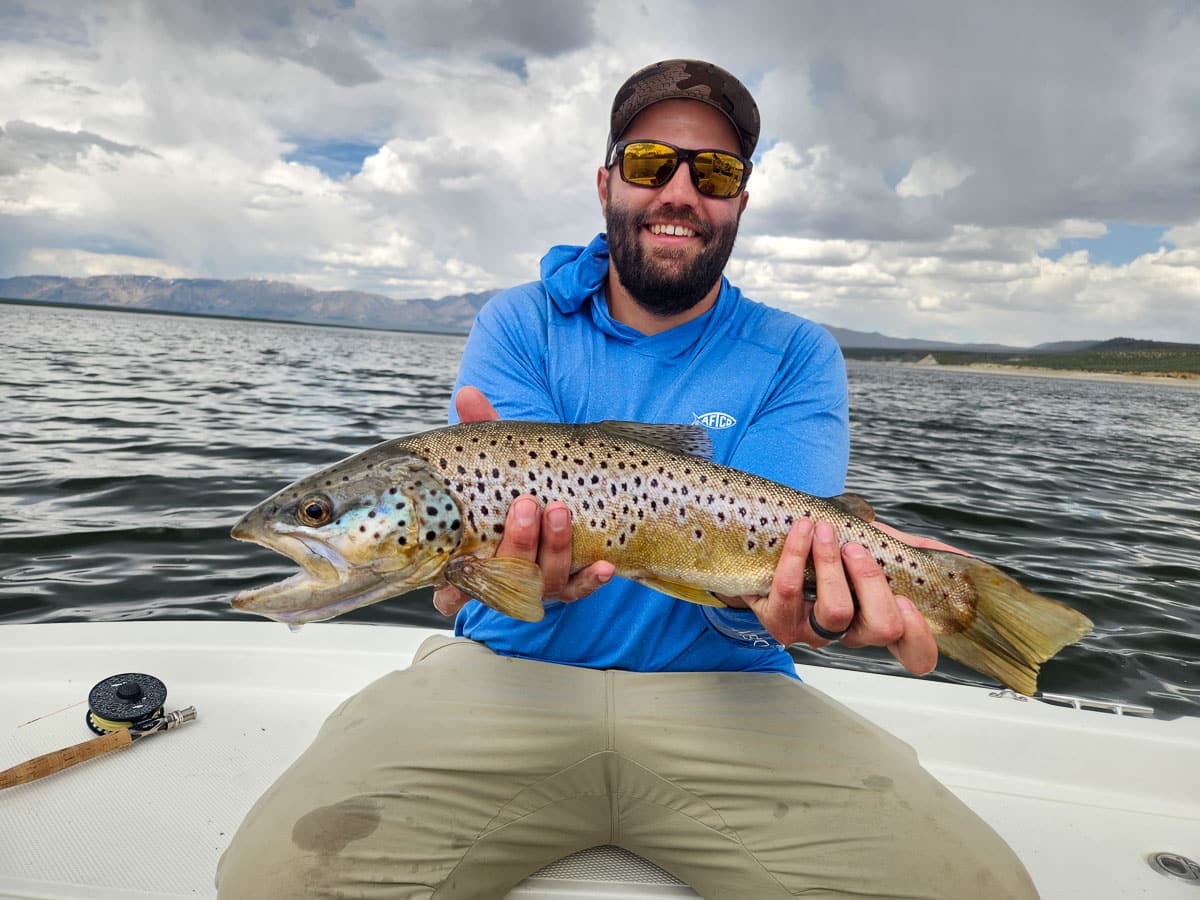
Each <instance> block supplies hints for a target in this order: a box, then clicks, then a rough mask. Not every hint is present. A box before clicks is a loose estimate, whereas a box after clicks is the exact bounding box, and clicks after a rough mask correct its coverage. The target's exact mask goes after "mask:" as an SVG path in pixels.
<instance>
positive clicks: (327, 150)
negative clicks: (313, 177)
mask: <svg viewBox="0 0 1200 900" xmlns="http://www.w3.org/2000/svg"><path fill="white" fill-rule="evenodd" d="M291 143H292V144H295V146H296V149H295V150H293V151H292V152H291V153H287V154H284V157H283V158H284V161H286V162H298V163H302V164H304V165H306V166H316V167H317V168H318V169H320V170H321V171H322V172H324V173H325V174H326V175H328V176H329V177H330V178H341V177H342V176H344V175H354V174H356V173H357V172H358V171H359V170H360V169H361V168H362V164H363V160H364V159H366V158H367V157H368V156H374V155H375V154H376V153H378V152H379V145H378V144H364V143H361V142H359V141H328V140H319V139H311V140H309V139H306V138H292V139H291Z"/></svg>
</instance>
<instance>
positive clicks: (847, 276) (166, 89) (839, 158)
mask: <svg viewBox="0 0 1200 900" xmlns="http://www.w3.org/2000/svg"><path fill="white" fill-rule="evenodd" d="M1197 47H1200V3H1197V2H1196V0H1173V2H1162V3H1154V2H1139V3H1128V2H1107V0H1105V2H1090V0H1088V2H1082V0H1081V2H1077V3H1071V2H1005V3H959V2H926V3H910V2H878V3H851V2H838V3H833V2H829V3H804V2H787V0H737V2H728V0H726V2H711V0H671V2H670V3H658V2H654V0H644V2H643V0H635V2H624V0H603V2H601V0H526V2H520V0H509V2H505V0H437V2H433V0H419V2H417V0H411V2H410V0H394V2H385V0H365V2H364V0H312V2H309V3H306V4H301V3H288V2H284V0H277V2H265V0H220V2H194V3H185V2H170V3H159V2H145V3H136V2H129V3H121V2H110V3H101V2H94V3H87V4H82V3H77V2H53V0H37V2H28V3H22V2H19V0H17V2H14V0H0V277H4V276H11V275H29V274H62V275H91V274H108V273H140V274H150V275H161V276H167V277H215V278H271V279H282V280H287V281H293V282H297V283H302V284H305V285H308V286H310V287H314V288H318V289H332V288H353V289H359V290H367V291H375V292H379V293H383V294H387V295H389V296H394V297H440V296H444V295H447V294H454V293H461V292H464V291H474V290H486V289H489V288H495V287H503V286H507V285H510V284H515V283H519V282H523V281H528V280H531V279H532V278H534V277H536V272H537V261H538V259H539V258H540V257H541V255H542V254H543V253H544V252H545V250H546V248H547V247H549V246H550V245H552V244H557V243H585V242H586V241H588V240H589V239H590V238H591V237H592V236H593V235H594V234H595V233H596V232H597V231H600V230H602V228H603V222H602V219H601V217H600V212H599V206H598V203H597V200H596V194H595V173H596V168H597V166H598V165H599V163H600V162H601V160H600V157H601V155H602V154H603V151H604V142H605V137H606V134H607V113H608V107H609V105H610V103H611V99H612V95H613V93H614V92H615V91H616V89H617V87H618V86H619V84H620V83H621V81H622V80H623V79H624V77H625V76H626V75H628V74H629V73H630V72H632V71H633V70H634V69H636V68H639V67H640V66H642V65H645V64H647V63H650V62H654V61H656V60H659V59H664V58H670V57H677V56H695V57H701V58H705V59H709V60H711V61H713V62H717V63H719V64H721V65H723V66H725V67H726V68H728V69H730V70H732V71H733V72H735V73H736V74H738V75H739V76H740V77H742V78H743V80H744V81H746V83H747V84H748V86H749V87H750V88H751V90H752V91H753V92H754V94H755V96H756V97H757V99H758V102H759V106H760V108H761V110H762V117H763V136H762V140H761V141H760V144H759V149H758V151H757V152H756V156H755V166H756V168H755V171H754V176H753V178H752V179H751V182H750V187H749V191H750V195H751V198H750V205H749V208H748V209H747V211H746V214H745V217H744V218H743V220H742V229H741V236H740V238H739V242H738V246H737V248H736V250H735V251H734V257H733V259H732V260H731V263H730V266H729V269H728V274H729V275H730V276H731V278H733V280H734V281H735V282H736V283H738V284H739V285H740V286H741V287H742V288H743V290H745V291H746V292H747V293H748V294H750V295H751V296H753V297H754V298H756V299H759V300H762V301H765V302H767V303H771V304H773V305H777V306H781V307H784V308H786V309H790V310H793V311H796V312H799V313H801V314H803V315H806V316H808V317H810V318H813V319H816V320H817V321H820V322H824V323H827V324H831V325H840V326H844V327H849V328H857V329H861V330H866V331H876V330H878V331H882V332H884V333H887V334H892V335H896V336H902V337H925V338H939V339H949V340H962V341H1002V342H1006V343H1015V344H1022V345H1028V344H1034V343H1038V342H1041V341H1048V340H1066V339H1075V338H1107V337H1114V336H1117V335H1125V336H1135V337H1146V338H1156V339H1161V340H1186V341H1195V342H1200V62H1198V59H1200V56H1198V55H1197V51H1196V48H1197Z"/></svg>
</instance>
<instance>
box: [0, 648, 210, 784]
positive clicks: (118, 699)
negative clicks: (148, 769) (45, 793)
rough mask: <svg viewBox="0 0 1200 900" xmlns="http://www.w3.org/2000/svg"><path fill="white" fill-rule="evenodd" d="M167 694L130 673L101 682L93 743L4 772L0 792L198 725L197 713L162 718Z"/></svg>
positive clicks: (91, 724)
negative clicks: (177, 730) (179, 728)
mask: <svg viewBox="0 0 1200 900" xmlns="http://www.w3.org/2000/svg"><path fill="white" fill-rule="evenodd" d="M166 699H167V688H166V685H164V684H163V683H162V682H161V681H159V680H158V679H157V678H155V677H154V676H153V675H144V674H142V673H140V672H126V673H124V674H121V675H113V676H111V677H109V678H105V679H104V680H103V681H101V682H99V683H98V684H97V685H96V686H95V687H93V688H92V690H91V691H90V692H89V693H88V712H87V716H86V717H85V721H86V723H87V727H88V728H89V729H91V730H92V731H93V732H95V733H96V734H98V735H99V737H95V738H92V739H91V740H87V741H83V742H82V743H79V744H74V745H72V746H70V747H63V748H62V749H61V750H54V751H52V752H50V753H44V754H42V755H41V756H37V757H34V758H33V759H28V760H26V761H25V762H23V763H18V764H17V765H15V766H13V767H12V768H10V769H5V770H4V771H3V772H0V790H2V789H4V788H8V787H14V786H15V785H18V784H26V783H28V782H30V781H37V780H38V779H39V778H45V777H46V776H47V775H53V774H54V773H55V772H61V771H62V770H63V769H69V768H71V766H76V765H79V763H81V762H86V761H87V760H89V759H95V758H96V757H98V756H103V755H104V754H106V753H112V752H113V751H114V750H124V749H125V748H126V747H128V746H129V745H130V744H132V743H134V742H136V741H140V740H142V739H143V738H147V737H149V736H150V735H152V734H160V733H162V732H164V731H170V730H171V729H174V728H178V727H179V726H180V725H185V724H187V723H188V722H194V721H195V720H196V707H194V706H188V707H186V708H184V709H177V710H175V711H174V712H169V713H164V712H163V704H164V702H165V701H166Z"/></svg>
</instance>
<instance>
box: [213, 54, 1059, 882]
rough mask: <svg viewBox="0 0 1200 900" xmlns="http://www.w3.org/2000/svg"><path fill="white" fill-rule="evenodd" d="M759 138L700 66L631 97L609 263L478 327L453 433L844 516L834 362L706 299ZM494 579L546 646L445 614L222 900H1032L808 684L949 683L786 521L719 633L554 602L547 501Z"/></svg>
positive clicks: (862, 581)
mask: <svg viewBox="0 0 1200 900" xmlns="http://www.w3.org/2000/svg"><path fill="white" fill-rule="evenodd" d="M758 131H759V124H758V110H757V107H756V106H755V104H754V101H753V99H752V98H751V96H750V94H749V92H748V91H747V90H746V89H745V87H743V86H742V85H741V83H740V82H738V81H737V79H735V78H734V77H733V76H732V75H730V74H729V73H728V72H725V71H724V70H723V69H720V68H718V67H717V66H714V65H711V64H708V63H703V62H699V61H695V60H672V61H667V62H663V63H659V64H657V65H654V66H650V67H648V68H646V69H643V70H641V71H639V72H637V73H635V74H634V75H633V76H631V77H630V79H629V80H628V81H627V82H626V84H625V85H624V86H623V87H622V88H621V90H620V91H619V92H618V94H617V97H616V99H615V101H614V103H613V110H612V117H611V122H610V135H609V146H608V150H607V153H606V158H605V160H604V165H603V166H602V167H601V169H600V170H599V173H598V176H597V189H598V193H599V198H600V205H601V209H602V211H603V213H604V215H605V221H606V225H607V231H606V234H605V235H601V236H599V237H597V238H596V239H595V240H594V241H593V242H592V243H591V244H590V245H589V246H587V247H583V248H580V247H556V248H554V249H552V250H551V251H550V253H549V254H547V256H546V258H545V259H544V260H543V262H542V277H541V280H540V281H539V282H537V283H534V284H531V285H526V286H523V287H520V288H516V289H513V290H512V291H507V292H504V293H503V294H501V295H499V296H497V297H496V298H494V299H493V301H492V302H491V303H490V304H489V305H488V306H487V307H486V308H485V309H484V310H483V311H482V312H481V313H480V316H479V318H478V320H477V322H476V325H475V328H474V329H473V330H472V334H471V337H470V339H469V340H468V343H467V347H466V351H465V353H464V358H463V362H462V368H461V371H460V374H459V379H458V388H459V389H458V390H457V391H456V413H457V416H458V417H460V418H462V419H464V420H478V419H485V418H491V417H494V416H495V415H496V414H497V412H498V413H499V414H501V415H503V416H504V417H506V418H521V419H538V420H547V421H567V422H581V421H593V420H598V419H630V420H641V421H651V422H667V423H669V422H699V423H701V424H704V425H706V426H707V427H709V429H710V434H711V436H712V439H713V445H714V458H715V459H716V461H718V462H721V463H726V464H729V465H733V466H736V467H739V468H743V469H747V470H750V471H753V472H755V473H757V474H760V475H764V476H767V477H770V478H773V479H775V480H778V481H782V482H785V483H787V484H791V485H793V486H795V487H797V488H800V489H802V490H805V491H808V492H810V493H816V494H825V495H829V494H836V493H839V492H840V491H841V489H842V481H843V479H844V475H845V467H846V460H847V456H848V440H847V399H846V387H845V372H844V367H843V364H842V361H841V356H840V353H839V352H838V349H837V347H836V345H835V344H834V342H833V341H832V339H831V338H830V336H829V335H828V334H827V333H826V332H825V331H823V330H822V329H820V328H818V327H817V326H815V325H813V324H812V323H810V322H807V321H805V320H802V319H799V318H797V317H795V316H791V315H788V314H785V313H782V312H779V311H776V310H771V309H769V308H767V307H763V306H761V305H759V304H756V303H753V302H751V301H749V300H747V299H746V298H744V297H742V296H741V294H740V292H739V291H738V290H737V289H736V288H734V287H733V286H732V285H730V284H729V283H728V282H727V281H726V280H725V279H724V278H723V277H722V274H721V273H722V271H723V269H724V267H725V263H726V261H727V259H728V257H729V253H730V251H731V249H732V247H733V242H734V239H735V237H736V234H737V227H738V222H739V219H740V216H741V214H742V212H743V211H744V210H745V208H746V205H747V202H748V195H747V193H746V191H745V187H746V181H747V179H748V177H749V174H750V171H751V168H752V165H751V162H750V157H751V154H752V153H753V151H754V147H755V144H756V141H757V138H758ZM492 403H495V408H493V407H492V405H491V404H492ZM452 418H454V415H452ZM913 540H915V539H913ZM926 543H928V542H926ZM499 553H500V554H501V555H506V556H523V557H526V558H529V559H535V560H537V561H538V563H539V564H540V565H541V567H542V568H543V571H544V573H545V579H546V582H545V583H546V596H547V611H546V616H545V618H544V619H543V621H541V622H538V623H526V622H519V621H517V620H514V619H510V618H508V617H505V616H502V615H500V614H498V613H495V612H494V611H492V610H489V609H487V608H486V607H483V606H482V605H481V604H478V603H476V602H468V598H466V597H464V596H462V595H461V594H459V593H458V592H457V591H455V590H454V589H453V588H448V587H447V588H443V589H441V590H439V591H438V593H437V595H436V597H435V604H436V605H437V606H438V608H439V609H441V610H442V611H443V612H445V613H452V612H456V611H457V612H458V618H457V621H456V624H455V630H456V634H457V635H458V637H456V638H455V639H453V640H452V639H447V638H437V639H432V640H431V641H429V642H426V644H425V645H423V646H422V648H421V650H420V651H419V652H418V654H417V659H416V660H415V661H414V664H413V666H412V667H411V668H410V669H408V670H406V671H404V672H397V673H393V674H392V675H390V676H387V677H386V678H384V679H381V680H380V681H379V682H376V683H375V684H374V685H371V686H370V687H368V688H367V689H366V690H364V691H363V692H362V693H361V694H359V695H358V696H356V697H354V698H351V700H349V701H347V703H346V704H344V705H343V707H342V708H341V709H339V710H338V711H337V712H335V713H334V714H333V716H331V717H330V719H329V720H328V721H327V723H326V725H325V726H324V728H323V729H322V732H321V734H320V735H319V736H318V737H317V739H316V741H315V742H314V744H313V746H312V747H311V748H310V749H309V750H308V751H307V752H306V753H305V755H304V756H303V757H301V759H300V760H299V761H297V763H296V764H295V765H294V766H293V767H292V768H291V769H290V770H289V771H288V772H287V773H285V775H284V776H283V777H282V778H281V779H280V781H279V782H278V783H277V784H276V785H275V786H274V787H273V788H272V789H271V791H269V792H268V793H267V794H266V795H265V796H264V797H263V799H262V800H261V801H260V802H259V804H258V805H257V806H256V807H255V809H254V810H252V811H251V813H250V815H249V816H248V817H247V820H246V823H245V824H244V825H243V827H242V829H241V831H240V832H239V834H238V835H237V837H236V838H235V841H234V844H233V846H232V847H231V849H230V851H229V852H228V853H227V854H226V856H225V858H224V859H223V860H222V864H221V870H220V872H219V877H218V881H219V886H220V889H221V896H222V897H240V896H255V897H263V896H289V897H291V896H355V897H375V896H378V897H431V896H435V897H452V898H460V897H461V898H474V897H479V898H484V897H501V896H503V895H504V893H505V892H506V891H507V890H508V889H509V888H510V887H511V886H513V885H514V884H516V883H517V882H519V881H520V880H521V879H522V878H523V877H525V876H526V875H528V874H529V873H531V872H533V871H534V870H536V869H537V868H539V867H540V866H542V865H544V864H546V863H548V862H551V861H553V860H555V859H558V858H560V857H562V856H564V855H567V854H569V853H572V852H574V851H576V850H580V849H583V848H586V847H589V846H593V845H596V844H604V843H615V844H619V845H621V846H624V847H627V848H628V849H630V850H632V851H633V852H635V853H638V854H640V855H642V856H644V857H646V858H648V859H651V860H652V861H654V862H656V863H657V864H659V865H660V866H663V867H664V868H666V869H668V870H670V871H672V872H674V873H675V874H677V875H678V876H679V877H680V878H682V879H684V880H685V881H687V882H688V883H689V884H691V885H692V886H693V887H694V888H695V889H696V890H697V891H699V892H700V893H701V894H702V895H703V896H705V897H709V898H756V900H758V898H775V897H779V898H784V897H793V896H804V897H830V898H832V897H862V896H874V897H888V898H896V897H926V898H932V897H946V898H951V897H953V898H961V897H971V898H1000V897H1004V898H1014V897H1016V898H1024V897H1035V896H1036V892H1035V890H1034V888H1033V886H1032V884H1031V883H1030V881H1029V878H1028V876H1027V875H1026V873H1025V871H1024V869H1023V867H1022V866H1021V864H1020V862H1019V861H1018V860H1017V859H1016V858H1015V856H1014V855H1013V854H1012V852H1011V851H1010V850H1009V849H1008V847H1007V846H1006V845H1005V844H1004V843H1003V842H1002V841H1001V840H1000V839H999V838H998V837H997V836H996V835H995V834H994V833H993V832H992V831H991V830H990V829H989V828H988V827H987V826H986V825H985V824H984V823H983V822H982V821H980V820H979V819H978V818H977V817H976V816H975V815H974V814H973V813H971V812H970V811H969V810H968V809H967V808H966V807H965V806H963V805H962V804H961V803H960V802H959V801H958V800H957V799H955V798H954V797H953V796H952V795H951V794H950V793H949V792H948V791H946V790H945V789H944V788H942V787H941V786H940V785H939V784H937V782H935V781H934V780H933V779H932V778H930V777H929V776H928V775H927V774H926V773H925V772H924V771H923V770H922V769H921V768H920V766H919V765H918V764H917V762H916V759H915V756H914V754H913V753H912V751H911V749H909V748H908V747H907V746H906V745H904V744H902V743H901V742H899V741H897V740H895V739H894V738H892V737H891V736H889V735H887V734H885V733H883V732H881V731H880V730H879V729H877V728H875V727H874V726H872V725H870V724H869V723H867V722H865V721H864V720H862V719H860V718H859V717H857V716H856V715H854V714H853V713H851V712H850V711H848V710H846V709H845V708H843V707H840V706H839V705H838V704H836V703H835V702H833V701H832V700H830V699H828V698H826V697H824V696H823V695H821V694H819V693H818V692H816V691H814V690H812V689H811V688H809V687H808V686H806V685H803V684H801V683H800V682H799V681H798V680H797V679H796V678H795V670H794V667H793V665H792V661H791V659H790V657H789V656H788V654H787V653H786V650H785V649H784V647H785V646H786V645H787V644H790V643H793V642H797V641H803V642H805V643H808V644H810V645H812V646H816V647H820V646H824V645H825V644H826V643H828V642H829V641H830V640H833V639H837V638H839V637H840V639H841V640H842V641H843V643H846V644H848V645H850V646H866V645H881V646H887V647H888V648H889V649H890V650H891V651H892V652H893V653H894V654H895V655H896V656H897V658H898V659H899V660H900V661H901V662H902V663H903V664H904V665H905V666H906V667H907V668H909V669H910V670H912V671H914V672H918V673H923V672H926V671H928V670H929V669H931V668H932V667H933V665H934V663H935V662H936V655H937V650H936V644H935V643H934V640H933V636H932V634H931V633H930V630H929V627H928V625H927V624H926V623H925V621H924V620H923V619H922V618H921V617H920V616H919V615H918V614H917V613H916V611H915V610H914V609H913V607H912V604H911V603H909V602H908V601H907V600H905V599H904V598H898V597H895V596H893V595H892V593H891V591H890V589H889V588H888V586H887V582H886V580H885V579H884V578H883V575H882V573H881V572H880V570H879V568H878V567H877V566H876V564H875V563H874V561H873V560H872V559H871V558H870V556H869V555H868V554H867V553H866V552H865V551H864V550H863V549H862V548H861V547H859V546H857V545H854V544H850V545H847V547H845V548H843V549H842V550H841V551H840V552H839V549H838V546H837V541H836V539H835V537H834V535H833V533H832V530H831V529H828V528H827V527H824V526H818V527H817V528H815V529H813V528H812V527H811V526H810V525H809V523H807V522H806V521H801V522H800V523H798V524H797V526H796V527H795V528H794V529H793V531H792V533H791V534H790V535H789V536H788V539H787V541H786V543H785V547H784V551H783V556H782V558H781V561H780V563H779V566H778V568H777V570H776V574H775V579H774V583H773V585H772V589H771V592H770V594H769V595H768V596H767V597H741V598H734V597H730V598H725V599H726V602H727V604H728V608H726V609H713V608H711V607H702V606H696V605H693V604H688V603H684V602H681V601H678V600H674V599H672V598H670V597H667V596H665V595H662V594H659V593H657V592H654V591H651V590H649V589H647V588H644V587H641V586H639V585H636V584H632V583H629V582H625V581H623V580H620V579H613V577H612V576H613V568H612V566H611V565H609V564H607V563H604V562H598V563H595V564H593V565H591V566H589V567H587V568H585V569H583V570H582V571H580V572H577V573H571V571H570V521H569V515H568V513H567V510H566V508H565V506H564V505H563V504H561V503H558V502H550V503H547V504H546V506H545V508H544V509H542V508H540V506H539V503H538V501H537V499H536V498H534V497H532V496H527V497H519V498H517V499H516V500H514V501H513V503H512V505H511V506H510V509H509V512H508V517H507V520H506V530H505V540H504V544H503V545H502V547H501V548H500V551H499ZM810 558H811V560H812V564H813V567H814V570H815V578H816V600H815V603H814V602H810V601H808V600H806V599H805V598H804V597H803V595H802V590H801V588H802V583H803V579H804V569H805V565H806V563H807V562H808V561H809V559H810ZM851 588H853V598H852V594H851ZM854 598H856V600H857V602H855V599H854Z"/></svg>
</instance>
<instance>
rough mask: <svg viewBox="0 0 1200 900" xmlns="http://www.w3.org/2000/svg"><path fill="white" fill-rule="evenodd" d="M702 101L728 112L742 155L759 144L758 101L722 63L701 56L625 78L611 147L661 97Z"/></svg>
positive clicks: (618, 97)
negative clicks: (644, 110) (708, 60)
mask: <svg viewBox="0 0 1200 900" xmlns="http://www.w3.org/2000/svg"><path fill="white" fill-rule="evenodd" d="M674 98H683V99H685V100H699V101H700V102H701V103H707V104H708V105H709V106H712V107H714V108H715V109H718V110H720V111H721V112H722V113H724V114H725V117H726V118H727V119H729V121H730V123H731V124H732V125H733V130H734V131H735V132H737V136H738V140H739V141H740V142H741V145H742V155H743V156H745V157H746V158H747V159H749V158H750V156H751V154H753V153H754V147H755V145H756V144H757V143H758V131H759V123H758V104H757V103H755V102H754V98H753V97H751V96H750V92H749V91H748V90H746V86H745V85H744V84H742V83H741V82H740V81H738V80H737V79H736V78H734V77H733V75H731V74H730V73H729V72H726V71H725V70H724V69H722V68H721V67H720V66H717V65H713V64H712V63H709V62H704V61H702V60H699V59H668V60H664V61H662V62H657V63H655V64H654V65H652V66H646V68H644V69H639V70H638V71H637V72H634V73H633V74H632V75H630V76H629V78H628V79H626V81H625V83H624V84H623V85H621V89H620V90H619V91H617V95H616V97H614V98H613V105H612V119H611V122H610V127H609V132H608V148H607V149H606V150H605V153H604V161H605V162H608V158H609V157H610V156H611V155H612V148H613V145H615V144H616V143H617V141H618V140H620V139H621V135H622V134H624V133H625V129H627V128H628V127H629V123H630V122H632V121H633V120H634V117H635V116H637V114H638V113H640V112H641V111H642V110H643V109H645V108H646V107H647V106H649V105H650V104H652V103H657V102H658V101H660V100H671V99H674Z"/></svg>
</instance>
